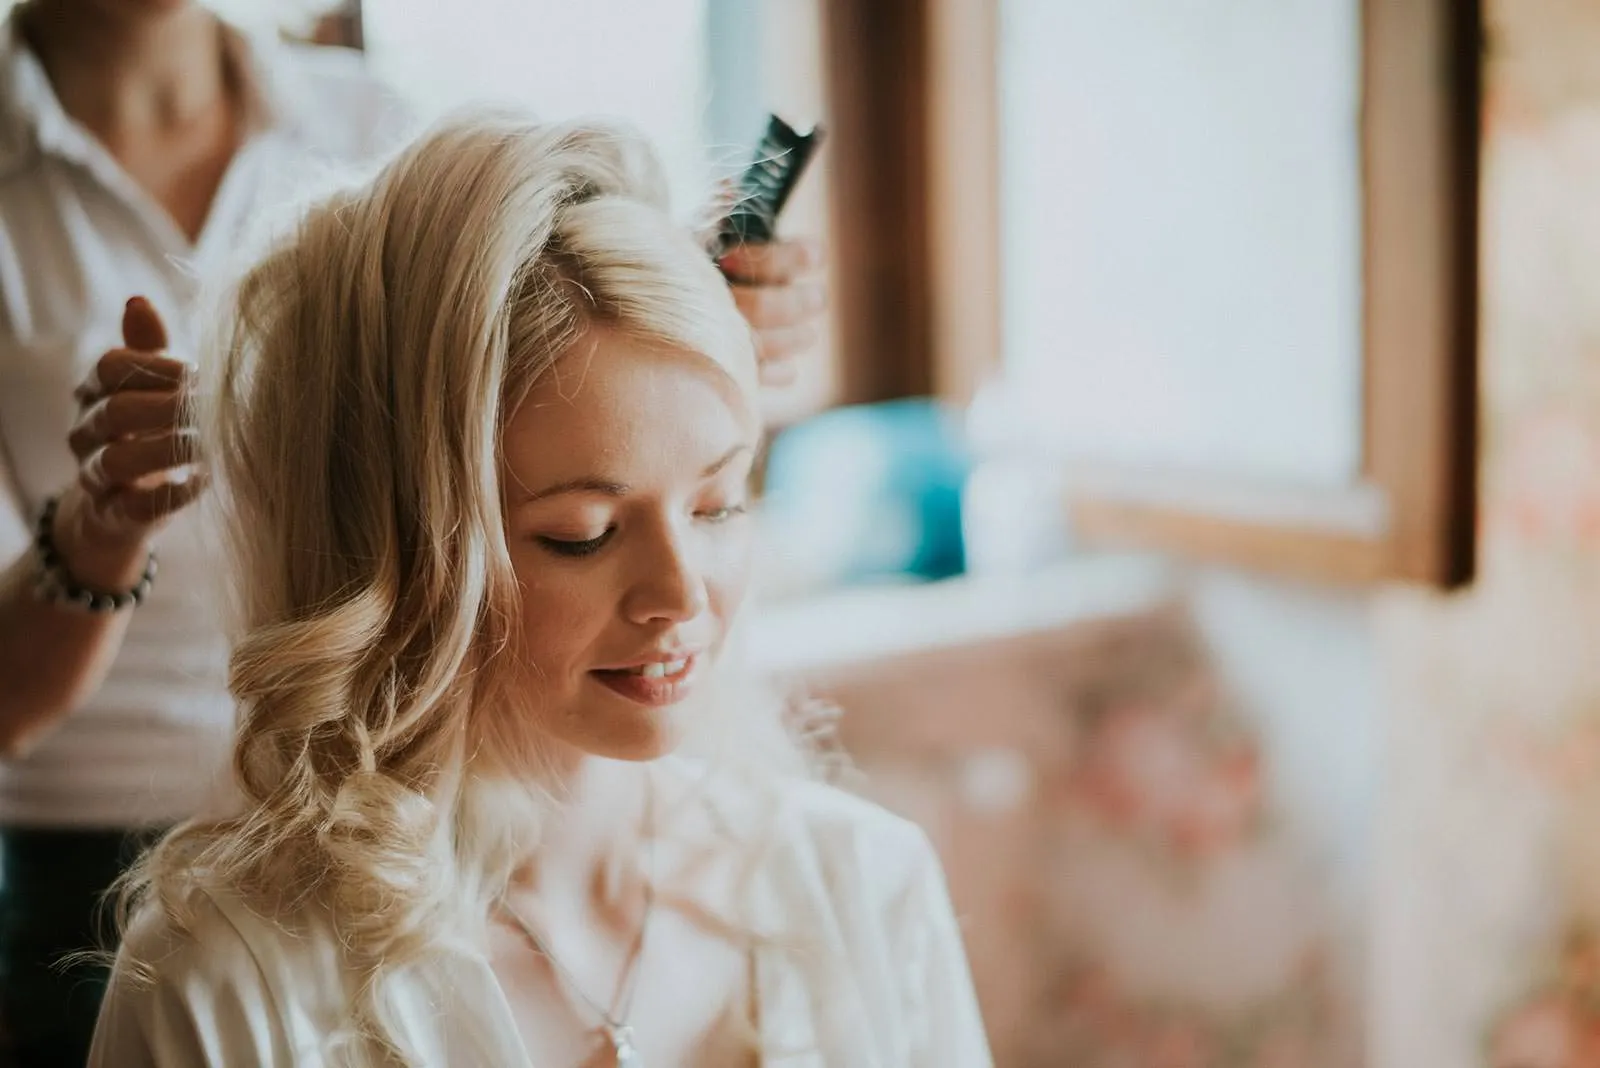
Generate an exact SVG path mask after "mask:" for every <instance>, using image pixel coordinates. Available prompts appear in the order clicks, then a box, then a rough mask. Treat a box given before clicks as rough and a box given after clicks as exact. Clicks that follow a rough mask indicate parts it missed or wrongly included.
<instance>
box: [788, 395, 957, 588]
mask: <svg viewBox="0 0 1600 1068" xmlns="http://www.w3.org/2000/svg"><path fill="white" fill-rule="evenodd" d="M970 467H971V464H970V462H969V461H968V458H967V456H966V453H965V450H964V449H963V448H962V446H961V443H960V436H959V427H958V426H957V424H956V420H955V419H954V417H953V415H952V414H951V413H950V412H949V411H948V410H947V409H945V408H944V407H942V406H940V405H939V404H937V403H935V402H933V401H930V400H923V399H912V400H900V401H890V402H885V403H882V404H869V405H860V406H855V407H847V408H835V409H832V410H830V411H827V412H824V413H823V414H821V415H818V416H816V417H815V418H812V419H810V420H807V421H806V422H804V423H800V424H798V425H796V426H794V427H790V428H788V429H786V430H784V431H782V432H781V433H780V434H778V435H777V437H776V438H775V439H774V440H773V443H772V448H771V452H770V454H769V457H768V461H767V469H766V493H765V503H764V509H765V511H766V513H767V515H768V517H769V518H770V520H771V522H772V525H773V527H774V528H775V530H776V531H777V532H778V534H779V536H780V537H781V538H784V539H805V538H810V539H811V541H812V544H816V545H823V546H825V551H826V553H827V554H828V556H829V559H827V561H826V570H827V571H828V572H829V573H830V576H831V578H832V579H833V581H834V582H836V583H838V584H844V585H854V584H861V583H867V582H875V581H882V580H886V579H899V580H902V581H904V580H933V579H942V578H949V577H951V576H953V575H959V574H961V573H962V571H963V570H965V566H966V553H965V549H964V546H963V543H962V533H961V528H962V524H961V499H962V487H963V486H964V485H965V482H966V478H967V474H968V471H969V470H970Z"/></svg>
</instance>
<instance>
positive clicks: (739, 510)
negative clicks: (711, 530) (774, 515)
mask: <svg viewBox="0 0 1600 1068" xmlns="http://www.w3.org/2000/svg"><path fill="white" fill-rule="evenodd" d="M747 511H749V505H747V504H745V502H743V501H740V502H739V503H738V504H724V505H722V506H720V507H717V508H706V509H702V510H701V511H699V512H696V513H695V518H696V519H703V520H705V521H706V522H708V523H726V522H727V521H728V520H730V519H733V518H735V517H736V516H741V515H744V514H745V513H746V512H747Z"/></svg>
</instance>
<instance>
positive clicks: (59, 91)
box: [19, 0, 229, 144]
mask: <svg viewBox="0 0 1600 1068" xmlns="http://www.w3.org/2000/svg"><path fill="white" fill-rule="evenodd" d="M20 15H21V22H20V23H19V25H20V27H21V29H22V33H23V36H24V38H25V39H26V40H27V42H28V44H29V46H30V47H31V48H32V49H33V51H34V53H35V54H36V55H37V56H38V57H39V61H40V63H42V64H43V66H44V69H45V72H46V74H47V75H48V76H49V78H50V83H51V85H52V86H53V87H54V88H55V92H56V96H57V98H58V99H59V100H60V101H61V106H62V108H63V109H65V111H66V112H67V114H69V115H71V116H72V117H73V118H74V119H76V120H78V122H80V123H82V124H83V125H84V126H86V127H87V128H89V129H90V130H91V131H93V132H94V133H95V134H96V135H98V136H100V137H101V139H102V140H104V141H105V142H107V143H108V144H116V143H118V142H121V141H124V140H131V139H138V138H148V137H150V136H152V135H159V134H162V133H166V132H170V131H174V130H181V129H183V128H185V127H186V126H188V125H190V124H191V123H193V122H195V121H196V120H199V119H203V118H205V117H207V116H209V115H212V114H214V113H215V111H216V109H217V107H218V105H219V104H222V103H224V102H225V101H226V99H227V96H228V93H229V86H228V74H227V64H226V61H225V58H224V55H223V48H222V42H221V37H220V34H221V24H220V23H219V22H218V21H217V19H216V17H215V16H214V15H212V14H211V12H209V11H208V10H206V9H205V8H204V7H202V6H201V5H200V4H197V3H180V4H177V5H175V6H173V7H171V8H169V9H166V10H155V11H141V10H138V5H133V4H102V3H98V2H96V0H29V2H27V3H26V4H25V6H24V7H23V8H22V10H21V13H20Z"/></svg>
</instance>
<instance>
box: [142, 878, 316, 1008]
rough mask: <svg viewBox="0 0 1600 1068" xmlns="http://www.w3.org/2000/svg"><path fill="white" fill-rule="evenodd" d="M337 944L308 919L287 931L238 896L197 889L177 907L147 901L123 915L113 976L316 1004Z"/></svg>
mask: <svg viewBox="0 0 1600 1068" xmlns="http://www.w3.org/2000/svg"><path fill="white" fill-rule="evenodd" d="M337 956H338V943H337V941H336V940H335V939H334V938H333V937H332V935H331V933H328V932H325V931H323V930H322V928H321V925H320V924H318V923H316V922H315V921H313V920H311V919H304V921H303V922H297V923H296V924H295V925H294V926H292V927H291V926H290V925H287V924H284V923H281V922H277V921H274V920H269V919H267V918H265V917H263V916H260V915H259V914H257V913H256V912H255V911H254V910H253V909H252V908H251V907H250V906H249V904H247V903H246V902H245V901H244V900H243V899H242V898H240V897H237V896H235V895H231V894H228V893H224V892H216V891H205V890H196V891H194V892H192V894H191V895H190V896H189V899H188V900H187V901H185V902H184V905H183V907H182V908H181V909H168V908H163V907H161V906H159V905H157V904H156V903H154V902H147V903H145V904H144V905H142V906H141V907H140V908H139V909H138V910H137V911H136V912H135V913H134V915H133V916H132V917H131V918H130V921H129V923H128V927H127V930H126V931H125V933H124V934H123V939H122V948H121V949H120V951H119V952H118V971H119V973H122V977H125V978H127V979H129V980H131V981H132V984H133V985H134V986H145V985H148V986H151V987H156V988H160V987H165V988H168V989H172V990H183V989H191V988H193V989H206V990H210V991H213V992H219V993H220V992H232V993H236V994H238V995H239V996H241V997H263V996H265V997H271V998H273V999H275V1000H276V999H279V998H284V997H292V999H293V1000H296V1001H299V1000H305V999H315V998H316V997H317V995H318V993H319V991H320V992H321V993H323V994H328V993H332V991H321V987H323V986H324V985H326V982H327V978H328V977H330V976H338V975H339V974H340V973H341V969H340V968H339V967H338V966H337Z"/></svg>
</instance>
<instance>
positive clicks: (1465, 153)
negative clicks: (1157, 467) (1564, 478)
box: [825, 0, 1482, 588]
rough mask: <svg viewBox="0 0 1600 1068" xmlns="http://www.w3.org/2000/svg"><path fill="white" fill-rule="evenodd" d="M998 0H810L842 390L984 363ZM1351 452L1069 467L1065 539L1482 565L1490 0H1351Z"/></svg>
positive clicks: (1229, 559)
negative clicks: (1355, 323)
mask: <svg viewBox="0 0 1600 1068" xmlns="http://www.w3.org/2000/svg"><path fill="white" fill-rule="evenodd" d="M999 3H1000V0H835V2H833V3H830V4H828V5H825V7H826V13H827V19H828V24H829V25H828V30H827V32H826V33H825V38H826V40H827V42H828V59H829V70H828V72H827V81H828V86H829V91H830V106H831V111H832V121H833V124H834V126H835V132H836V134H837V135H838V136H836V137H835V139H834V142H835V143H834V146H833V161H834V186H835V193H834V196H835V204H834V207H835V227H834V233H835V245H836V248H837V250H838V253H839V255H838V257H837V261H838V264H839V270H840V274H839V275H838V277H837V285H838V289H839V292H840V301H839V305H840V306H839V308H838V314H839V317H840V319H841V327H840V350H841V351H840V358H841V362H842V366H843V368H844V374H843V381H844V385H845V388H844V390H843V396H844V399H847V400H876V399H883V398H885V397H890V396H901V395H909V394H919V393H933V394H937V395H939V396H941V397H945V398H947V399H949V400H951V401H954V402H956V403H961V402H964V401H966V400H968V399H970V397H971V396H972V394H973V392H974V391H975V390H976V388H977V387H978V386H979V385H980V384H981V383H982V382H983V381H984V380H985V379H987V378H989V377H991V376H993V375H994V374H996V373H997V372H998V370H999V362H1000V357H1001V353H1002V351H1003V347H1002V341H1003V339H1002V336H1001V313H1000V296H999V294H1000V286H1001V284H1002V277H1001V250H1000V234H1001V228H1000V175H999V165H1000V159H999V153H1000V136H999V129H1000V108H999V89H998V85H999V82H998V77H997V75H998V53H999V44H1000V37H999ZM1362 18H1363V29H1362V34H1363V61H1362V68H1363V69H1362V111H1361V128H1362V142H1363V144H1362V193H1363V204H1362V218H1363V223H1362V225H1363V259H1364V269H1363V303H1364V317H1363V318H1364V321H1363V326H1362V332H1363V355H1362V369H1363V376H1364V405H1363V422H1364V426H1363V458H1362V474H1361V477H1360V479H1359V481H1358V482H1357V483H1356V484H1354V485H1352V486H1350V487H1349V488H1348V492H1343V491H1335V492H1332V493H1326V492H1322V493H1312V494H1307V493H1300V492H1296V491H1295V490H1294V488H1293V487H1287V488H1285V487H1256V486H1249V485H1242V484H1241V485H1229V484H1217V485H1201V484H1198V483H1196V482H1195V481H1194V480H1192V479H1185V478H1182V477H1181V476H1179V475H1177V474H1176V473H1174V474H1173V475H1172V476H1171V477H1164V476H1162V475H1161V474H1160V473H1157V475H1156V477H1153V478H1152V477H1145V476H1142V475H1137V474H1135V473H1131V472H1127V471H1115V470H1109V469H1098V470H1091V469H1086V468H1079V467H1077V466H1074V467H1073V468H1072V469H1071V470H1070V471H1069V481H1070V484H1071V486H1072V488H1071V490H1070V491H1069V498H1070V500H1069V502H1068V507H1069V510H1070V516H1071V521H1072V526H1073V530H1074V532H1075V534H1076V535H1077V536H1078V537H1079V539H1080V540H1082V541H1084V542H1086V543H1090V544H1103V545H1118V546H1137V547H1142V548H1147V549H1154V550H1160V551H1165V552H1171V553H1174V554H1176V555H1179V556H1185V557H1192V558H1198V559H1203V560H1208V561H1214V562H1219V563H1223V564H1228V565H1237V566H1242V567H1246V568H1251V569H1256V570H1265V571H1271V572H1276V573H1279V574H1283V575H1288V576H1292V577H1297V578H1304V579H1311V580H1316V581H1325V582H1335V583H1348V584H1367V583H1374V582H1381V581H1395V580H1398V581H1407V582H1416V583H1423V584H1429V585H1434V586H1438V587H1443V588H1449V587H1455V586H1459V585H1462V584H1464V583H1466V582H1468V581H1469V580H1470V579H1471V577H1472V574H1473V566H1474V555H1475V531H1476V505H1477V501H1476V493H1477V370H1476V368H1477V289H1478V202H1479V192H1478V190H1479V185H1478V164H1479V145H1480V99H1481V70H1482V63H1481V37H1482V10H1481V0H1364V3H1363V8H1362Z"/></svg>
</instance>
